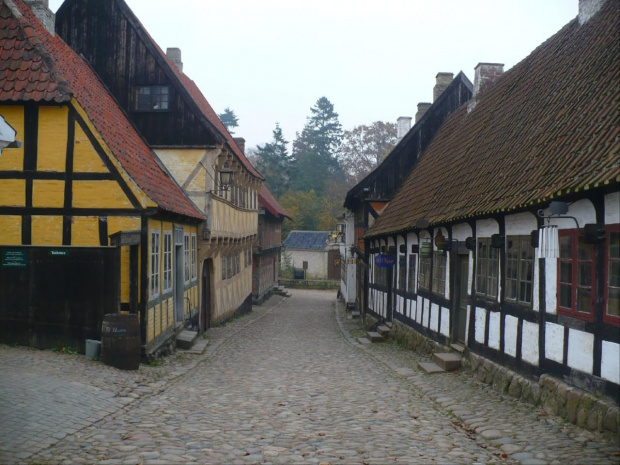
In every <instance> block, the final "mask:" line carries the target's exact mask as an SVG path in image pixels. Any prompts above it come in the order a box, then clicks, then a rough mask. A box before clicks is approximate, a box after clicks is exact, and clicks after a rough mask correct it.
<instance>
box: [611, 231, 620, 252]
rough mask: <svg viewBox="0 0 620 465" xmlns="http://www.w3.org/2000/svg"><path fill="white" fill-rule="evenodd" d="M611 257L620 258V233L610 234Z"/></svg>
mask: <svg viewBox="0 0 620 465" xmlns="http://www.w3.org/2000/svg"><path fill="white" fill-rule="evenodd" d="M609 257H611V258H620V233H617V232H610V233H609Z"/></svg>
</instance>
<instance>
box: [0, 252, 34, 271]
mask: <svg viewBox="0 0 620 465" xmlns="http://www.w3.org/2000/svg"><path fill="white" fill-rule="evenodd" d="M0 266H2V267H5V268H25V267H26V266H28V251H26V250H15V249H4V250H2V260H1V261H0Z"/></svg>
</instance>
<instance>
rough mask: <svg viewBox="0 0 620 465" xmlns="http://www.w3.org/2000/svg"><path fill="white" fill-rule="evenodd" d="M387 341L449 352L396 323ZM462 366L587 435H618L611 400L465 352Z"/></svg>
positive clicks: (619, 411) (619, 421) (618, 411)
mask: <svg viewBox="0 0 620 465" xmlns="http://www.w3.org/2000/svg"><path fill="white" fill-rule="evenodd" d="M376 321H377V320H376V318H374V317H371V316H369V315H366V317H365V319H364V326H365V327H366V328H367V329H369V328H370V327H371V326H372V325H373V324H374V323H375V322H376ZM390 338H392V339H394V340H396V341H398V342H399V343H400V344H402V345H403V346H404V347H406V348H408V349H411V350H414V351H416V352H419V353H433V352H446V351H449V350H450V349H449V348H447V347H446V346H443V345H441V344H439V343H437V342H434V341H432V340H431V339H429V338H427V337H425V336H424V335H422V334H420V333H419V332H417V331H416V330H414V329H413V328H410V327H409V326H407V325H405V324H402V323H400V322H398V321H394V324H393V326H392V331H391V333H390ZM462 364H463V367H464V368H465V369H467V370H469V371H470V372H471V374H472V375H473V376H475V377H476V378H478V380H479V381H481V382H483V383H486V384H490V385H492V386H493V388H494V389H495V390H496V391H498V392H500V393H502V394H505V395H509V396H512V397H515V398H517V399H520V400H521V401H523V402H527V403H530V404H532V405H536V406H540V407H542V408H543V409H544V410H545V411H546V412H548V413H550V414H553V415H559V416H561V417H563V418H564V419H566V420H567V421H569V422H570V423H573V424H576V425H578V426H580V427H582V428H585V429H588V430H590V431H610V432H612V433H616V434H618V433H619V432H620V408H619V407H618V405H616V404H615V403H614V402H613V401H612V400H610V399H606V398H603V397H598V396H595V395H593V394H590V393H588V392H586V391H583V390H581V389H578V388H576V387H574V386H571V385H569V384H567V383H565V382H563V381H560V380H558V379H557V378H554V377H552V376H550V375H547V374H543V375H541V376H540V378H538V379H536V378H529V377H525V376H522V375H520V374H518V373H516V372H514V371H512V370H509V369H508V368H506V367H503V366H501V365H499V364H497V363H495V362H492V361H490V360H488V359H486V358H484V357H482V356H480V355H476V354H473V353H471V352H469V351H467V350H466V352H465V354H464V356H463V360H462Z"/></svg>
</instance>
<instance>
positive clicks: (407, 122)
mask: <svg viewBox="0 0 620 465" xmlns="http://www.w3.org/2000/svg"><path fill="white" fill-rule="evenodd" d="M409 129H411V116H400V117H399V118H398V119H397V120H396V138H397V139H398V140H401V139H402V138H403V137H405V134H407V133H408V132H409Z"/></svg>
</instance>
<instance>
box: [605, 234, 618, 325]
mask: <svg viewBox="0 0 620 465" xmlns="http://www.w3.org/2000/svg"><path fill="white" fill-rule="evenodd" d="M611 233H616V234H620V224H612V225H609V226H607V228H606V231H605V286H604V289H605V290H604V293H603V321H604V322H605V323H609V324H612V325H616V326H620V316H614V315H608V314H607V302H608V299H609V287H610V286H609V265H610V262H611V260H610V257H609V251H610V250H609V249H610V245H611ZM613 260H614V261H616V260H618V259H616V258H614V259H613Z"/></svg>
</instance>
